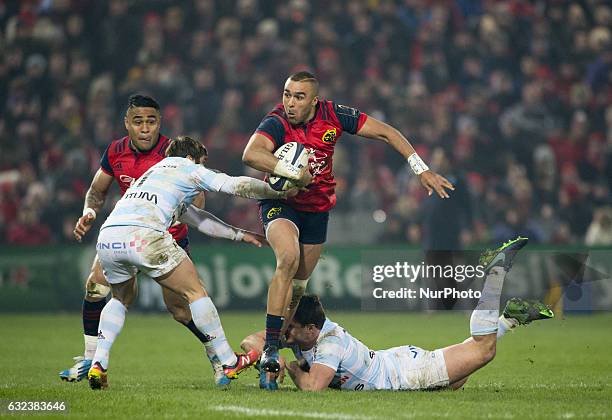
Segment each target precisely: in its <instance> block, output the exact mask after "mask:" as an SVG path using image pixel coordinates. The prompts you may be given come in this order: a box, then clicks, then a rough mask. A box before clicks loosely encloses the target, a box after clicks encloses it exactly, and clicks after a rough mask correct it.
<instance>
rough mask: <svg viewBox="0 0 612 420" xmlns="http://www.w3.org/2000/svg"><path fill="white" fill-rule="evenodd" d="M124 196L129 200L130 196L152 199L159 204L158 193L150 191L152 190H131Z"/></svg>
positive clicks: (151, 200)
mask: <svg viewBox="0 0 612 420" xmlns="http://www.w3.org/2000/svg"><path fill="white" fill-rule="evenodd" d="M124 198H125V199H126V200H128V199H130V198H140V199H141V200H147V201H150V202H152V203H155V204H157V194H155V193H150V192H147V191H136V192H131V193H129V194H126V195H125V197H124Z"/></svg>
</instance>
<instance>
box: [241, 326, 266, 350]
mask: <svg viewBox="0 0 612 420" xmlns="http://www.w3.org/2000/svg"><path fill="white" fill-rule="evenodd" d="M265 336H266V332H265V331H258V332H256V333H253V334H251V335H249V336H247V337H245V338H244V339H243V340H242V342H241V343H240V347H241V348H242V350H244V351H245V352H249V351H251V350H255V351H257V352H258V353H260V354H261V353H263V348H264V345H265V342H266V340H265Z"/></svg>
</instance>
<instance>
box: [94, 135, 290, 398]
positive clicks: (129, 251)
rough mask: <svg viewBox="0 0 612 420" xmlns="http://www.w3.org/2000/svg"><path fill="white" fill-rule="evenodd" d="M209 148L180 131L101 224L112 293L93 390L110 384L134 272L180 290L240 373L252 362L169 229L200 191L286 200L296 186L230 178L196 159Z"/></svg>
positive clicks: (212, 343) (228, 367) (230, 367)
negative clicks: (235, 345)
mask: <svg viewBox="0 0 612 420" xmlns="http://www.w3.org/2000/svg"><path fill="white" fill-rule="evenodd" d="M204 150H205V149H204V147H203V146H202V145H201V144H200V143H199V142H197V141H195V140H193V139H191V138H189V137H178V138H177V139H175V140H173V141H172V142H171V143H170V145H169V146H168V148H167V151H166V156H168V157H167V158H165V159H164V160H162V161H161V162H159V163H157V164H155V165H154V166H152V167H151V168H150V169H149V170H148V171H147V172H145V174H144V175H142V176H141V177H140V178H139V179H138V180H136V182H135V183H134V184H133V185H132V186H131V187H130V188H129V189H128V190H127V191H126V192H125V194H124V195H123V197H122V198H121V200H119V201H118V202H117V204H116V206H115V208H114V209H113V211H112V212H111V214H110V215H109V217H108V218H107V219H106V221H105V222H104V224H103V225H102V227H101V228H100V234H99V236H98V242H97V244H96V250H97V255H98V258H99V260H100V263H101V265H102V269H103V272H104V276H105V278H106V280H107V281H108V283H109V284H110V286H111V289H112V294H113V298H112V299H111V300H110V301H109V302H108V303H107V304H106V306H105V307H104V309H103V310H102V314H101V317H100V326H99V333H98V344H97V347H96V353H95V355H94V358H93V361H92V367H91V369H90V370H89V373H88V379H89V384H90V386H91V388H92V389H100V388H106V387H107V369H108V361H109V353H110V349H111V346H112V344H113V342H114V341H115V339H116V337H117V335H118V334H119V332H120V331H121V329H122V328H123V323H124V321H125V314H126V311H127V307H128V306H129V305H130V304H131V303H132V302H133V301H134V298H135V297H136V273H137V272H138V271H140V272H143V273H144V274H146V275H147V276H149V277H151V278H152V279H154V280H155V281H156V282H157V283H159V284H160V285H161V286H162V287H164V288H167V289H169V290H171V291H172V292H174V293H176V294H178V295H180V296H182V297H183V298H184V299H185V300H186V301H187V302H188V303H189V308H190V311H191V315H192V319H193V321H194V323H195V325H196V327H197V328H198V330H200V331H201V332H202V334H204V335H206V336H207V337H210V340H208V342H207V343H206V346H207V347H211V348H212V350H213V352H214V353H215V354H216V356H217V358H218V359H219V362H220V363H221V364H222V365H223V366H224V367H225V369H224V371H225V373H226V376H227V377H229V378H234V377H236V376H237V374H238V373H239V372H241V371H242V370H244V369H245V368H247V367H248V364H250V363H251V362H254V360H253V358H249V357H246V358H240V359H237V358H236V355H235V354H234V352H233V351H232V349H231V347H230V345H229V343H228V342H227V339H226V338H225V333H224V331H223V328H222V327H221V322H220V320H219V316H218V314H217V310H216V308H215V306H214V304H213V303H212V301H211V299H210V297H208V295H207V293H206V290H205V289H204V287H203V286H202V283H201V282H200V280H199V277H198V273H197V271H196V269H195V267H194V265H193V263H192V262H191V260H190V259H189V258H188V257H187V254H186V252H185V251H184V250H183V249H182V248H181V247H179V246H178V245H177V243H176V241H175V240H174V239H173V238H172V236H171V235H170V234H169V233H168V228H169V227H170V226H172V225H173V224H174V223H175V222H176V221H177V220H179V218H180V217H181V216H182V214H183V213H184V212H185V209H186V208H187V207H189V205H190V204H191V203H192V201H193V200H194V198H195V197H196V196H197V195H198V194H199V193H200V192H201V191H220V192H223V193H226V194H231V195H236V196H240V197H246V198H255V199H267V198H277V199H278V198H281V199H282V198H287V197H288V196H292V195H295V194H296V193H297V190H296V189H293V190H289V191H284V192H279V191H275V190H273V189H272V188H271V187H270V186H269V185H268V184H267V183H265V182H263V181H260V180H257V179H254V178H250V177H231V176H229V175H226V174H224V173H219V172H214V171H211V170H209V169H207V168H205V167H204V166H202V165H200V164H197V163H196V162H200V159H201V157H202V155H203V154H204Z"/></svg>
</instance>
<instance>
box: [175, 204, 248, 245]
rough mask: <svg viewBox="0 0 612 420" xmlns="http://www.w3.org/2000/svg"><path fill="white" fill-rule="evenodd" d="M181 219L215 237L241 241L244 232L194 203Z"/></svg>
mask: <svg viewBox="0 0 612 420" xmlns="http://www.w3.org/2000/svg"><path fill="white" fill-rule="evenodd" d="M180 221H181V222H183V223H187V224H188V225H189V226H191V227H194V228H196V229H197V230H198V231H200V232H202V233H203V234H205V235H208V236H212V237H213V238H224V239H230V240H232V241H240V240H241V239H242V237H243V233H242V231H241V230H240V229H238V228H237V227H234V226H232V225H229V224H227V223H225V222H224V221H223V220H221V219H219V218H218V217H217V216H215V215H214V214H211V213H209V212H207V211H205V210H202V209H199V208H197V207H195V206H193V205H191V206H189V207H188V208H187V211H186V212H185V213H184V214H183V215H182V216H181V218H180Z"/></svg>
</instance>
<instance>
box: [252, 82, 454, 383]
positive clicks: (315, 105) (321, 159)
mask: <svg viewBox="0 0 612 420" xmlns="http://www.w3.org/2000/svg"><path fill="white" fill-rule="evenodd" d="M318 87H319V82H318V80H317V79H316V77H315V76H314V75H313V74H311V73H309V72H305V71H303V72H299V73H295V74H293V75H291V76H290V77H289V78H288V79H287V81H286V83H285V88H284V91H283V103H282V104H279V105H278V106H276V108H274V110H272V112H270V113H269V114H268V115H266V117H265V118H264V119H263V120H262V122H261V123H260V125H259V127H258V128H257V130H256V131H255V133H254V134H253V135H252V136H251V138H250V139H249V142H248V144H247V146H246V148H245V150H244V154H243V161H244V163H246V164H247V165H249V166H251V167H253V168H255V169H258V170H260V171H264V172H267V173H273V174H275V175H277V176H283V177H287V178H290V179H292V180H293V181H294V182H295V184H297V185H298V186H308V188H307V189H306V190H305V191H303V192H301V193H300V194H298V195H297V196H295V197H292V198H290V199H288V200H286V201H280V200H263V201H262V202H261V206H260V211H261V220H262V222H263V224H264V228H265V230H266V237H267V239H268V242H269V243H270V246H271V247H272V249H273V250H274V254H275V256H276V270H275V272H274V276H273V277H272V282H271V283H270V287H269V289H268V302H267V315H266V345H265V348H264V352H263V355H262V357H261V368H262V378H263V377H264V376H265V375H264V373H265V372H268V373H267V374H266V375H267V377H268V379H269V380H267V381H266V380H262V381H261V382H260V385H261V386H262V387H264V388H267V389H276V382H275V374H276V373H277V372H278V371H279V369H280V364H279V355H278V347H279V337H280V332H281V328H282V325H283V321H284V319H285V318H287V319H290V318H291V316H292V314H291V313H290V312H291V311H294V310H295V307H296V306H297V303H298V302H299V298H300V296H301V295H302V294H303V292H304V290H305V288H306V284H307V281H308V278H309V277H310V275H311V273H312V271H313V270H314V268H315V266H316V264H317V261H318V259H319V256H320V255H321V251H322V248H323V243H324V242H325V240H326V235H327V222H328V218H329V210H331V209H332V208H333V207H334V205H335V204H336V195H335V192H334V187H335V181H334V176H333V172H332V157H333V153H334V146H335V144H336V141H337V140H338V138H339V137H340V136H341V135H342V133H343V132H344V131H347V132H349V133H351V134H357V135H359V136H361V137H366V138H369V139H375V140H381V141H384V142H385V143H387V144H389V145H390V146H391V147H393V148H394V149H395V150H396V151H397V152H398V153H400V154H401V155H402V156H403V157H404V158H405V159H406V160H407V161H408V163H409V164H410V166H411V168H412V170H413V172H414V173H415V174H416V175H417V176H419V178H420V181H421V184H422V185H423V187H425V188H426V189H427V191H428V193H429V194H430V195H431V194H432V193H434V192H435V193H436V194H438V195H439V196H440V197H442V198H448V192H447V191H446V190H447V189H449V190H452V189H454V187H453V185H452V184H451V183H450V182H449V181H448V180H447V179H446V178H444V177H443V176H441V175H438V174H437V173H435V172H433V171H431V170H430V169H429V168H428V167H427V165H426V164H425V163H424V162H423V160H422V159H421V158H420V157H419V156H418V155H417V154H416V152H415V150H414V148H413V147H412V145H411V144H410V142H409V141H408V140H407V139H406V138H405V137H404V136H403V135H402V134H401V133H400V132H399V131H398V130H396V129H395V128H393V127H392V126H390V125H388V124H386V123H384V122H382V121H379V120H377V119H375V118H373V117H371V116H368V115H366V114H364V113H362V112H360V111H359V110H357V109H355V108H351V107H347V106H344V105H340V104H337V103H334V102H333V101H329V100H324V99H320V98H319V96H318ZM292 141H296V142H299V143H302V144H304V146H306V147H307V148H310V149H312V150H313V152H314V154H313V155H312V156H311V160H310V173H309V172H302V173H301V174H300V175H299V178H297V177H296V176H295V172H293V171H291V170H288V169H287V168H285V167H283V163H282V162H281V161H279V160H278V159H277V158H276V157H275V156H274V155H273V152H274V151H275V150H276V149H277V148H278V147H280V146H281V145H282V144H284V143H288V142H292ZM292 280H293V290H292V287H291V281H292ZM292 297H293V299H292ZM288 307H289V308H290V309H289V310H287V308H288Z"/></svg>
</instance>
